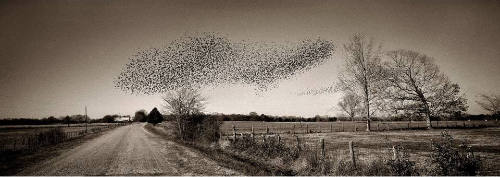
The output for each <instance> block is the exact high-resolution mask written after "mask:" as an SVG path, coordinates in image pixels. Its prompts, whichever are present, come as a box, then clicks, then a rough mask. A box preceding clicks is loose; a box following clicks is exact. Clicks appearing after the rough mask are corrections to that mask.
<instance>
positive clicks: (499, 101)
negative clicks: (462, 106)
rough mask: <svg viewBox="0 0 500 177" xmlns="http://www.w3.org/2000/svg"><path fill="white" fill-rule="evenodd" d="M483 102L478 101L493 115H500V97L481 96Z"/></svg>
mask: <svg viewBox="0 0 500 177" xmlns="http://www.w3.org/2000/svg"><path fill="white" fill-rule="evenodd" d="M479 97H481V98H482V99H483V100H482V101H476V103H477V104H479V106H481V108H483V109H484V110H486V111H489V112H490V113H491V115H500V95H485V94H481V95H479Z"/></svg>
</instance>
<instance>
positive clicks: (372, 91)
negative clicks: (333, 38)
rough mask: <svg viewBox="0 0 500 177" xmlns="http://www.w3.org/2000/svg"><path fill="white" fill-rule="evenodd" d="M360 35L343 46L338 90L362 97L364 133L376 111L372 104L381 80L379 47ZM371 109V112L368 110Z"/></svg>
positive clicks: (375, 98) (367, 129)
mask: <svg viewBox="0 0 500 177" xmlns="http://www.w3.org/2000/svg"><path fill="white" fill-rule="evenodd" d="M375 45H376V44H375V43H374V41H373V40H367V39H365V37H364V36H363V35H361V34H355V35H353V36H352V37H351V39H350V41H349V42H348V43H347V44H345V45H344V50H345V54H346V56H345V70H344V71H343V72H342V73H341V74H340V75H339V82H338V84H337V87H338V89H340V90H342V91H345V92H351V93H356V94H358V95H360V96H361V97H362V101H363V112H364V114H365V116H366V117H365V119H366V131H370V121H371V115H372V114H373V113H374V111H376V109H377V106H376V105H375V104H374V103H375V102H377V101H376V100H377V99H378V98H379V96H378V93H379V92H380V84H378V83H380V82H381V81H382V80H383V76H382V74H383V72H382V65H381V60H380V54H381V46H380V45H378V46H375ZM370 109H372V110H370Z"/></svg>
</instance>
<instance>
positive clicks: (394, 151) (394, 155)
mask: <svg viewBox="0 0 500 177" xmlns="http://www.w3.org/2000/svg"><path fill="white" fill-rule="evenodd" d="M397 158H398V150H397V149H396V146H392V160H396V159H397Z"/></svg>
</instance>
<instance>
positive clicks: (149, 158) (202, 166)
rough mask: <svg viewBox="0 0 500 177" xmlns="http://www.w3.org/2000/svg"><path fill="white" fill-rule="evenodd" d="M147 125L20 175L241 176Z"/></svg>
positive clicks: (103, 138)
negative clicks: (161, 134)
mask: <svg viewBox="0 0 500 177" xmlns="http://www.w3.org/2000/svg"><path fill="white" fill-rule="evenodd" d="M144 125H145V124H132V125H129V126H123V127H119V128H116V129H113V130H110V131H108V132H106V133H105V134H103V135H101V136H99V137H97V138H95V139H92V140H89V141H87V142H84V143H83V144H81V145H79V146H77V147H76V148H74V149H71V150H68V151H67V152H64V153H62V154H60V155H59V156H57V157H53V158H51V159H47V160H45V161H42V162H41V163H39V164H37V165H34V166H32V167H28V168H27V169H25V170H23V171H22V172H20V173H19V174H18V175H24V176H26V175H28V176H31V175H44V176H52V175H71V176H81V175H116V176H118V175H119V176H121V175H241V174H239V173H238V172H235V171H233V170H231V169H227V168H224V167H221V166H219V165H218V164H217V163H216V162H214V161H212V160H210V159H207V158H206V157H204V156H203V155H201V154H199V153H197V152H196V151H194V150H191V149H189V148H186V147H184V146H182V145H179V144H177V143H174V142H172V141H168V140H166V139H164V138H161V137H160V136H158V135H156V134H152V133H150V132H148V131H147V130H145V129H144Z"/></svg>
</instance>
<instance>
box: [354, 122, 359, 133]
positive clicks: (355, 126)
mask: <svg viewBox="0 0 500 177" xmlns="http://www.w3.org/2000/svg"><path fill="white" fill-rule="evenodd" d="M354 131H355V132H356V131H358V125H357V124H356V123H354Z"/></svg>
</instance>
